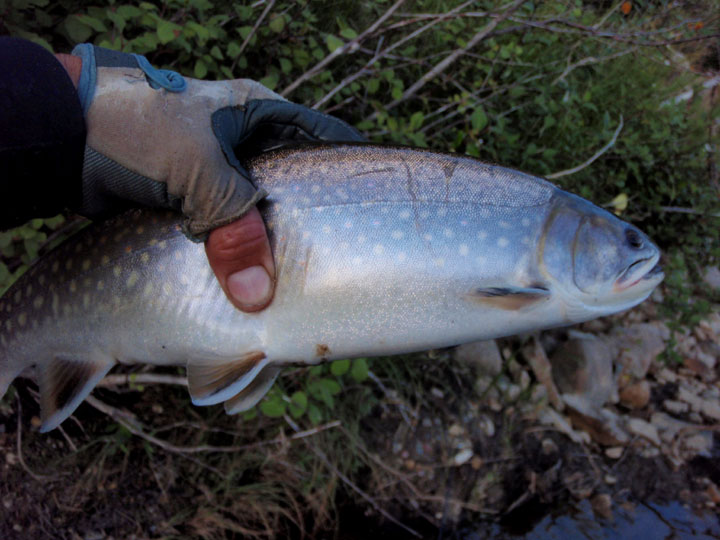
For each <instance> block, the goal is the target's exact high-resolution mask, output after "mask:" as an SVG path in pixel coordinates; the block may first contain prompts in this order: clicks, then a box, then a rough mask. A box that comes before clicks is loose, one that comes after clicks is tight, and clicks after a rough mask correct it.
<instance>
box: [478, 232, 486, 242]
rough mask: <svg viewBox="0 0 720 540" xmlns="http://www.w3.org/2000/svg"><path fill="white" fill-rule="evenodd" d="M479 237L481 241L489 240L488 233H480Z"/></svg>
mask: <svg viewBox="0 0 720 540" xmlns="http://www.w3.org/2000/svg"><path fill="white" fill-rule="evenodd" d="M477 237H478V238H479V239H480V240H485V239H486V238H487V233H486V232H485V231H478V233H477Z"/></svg>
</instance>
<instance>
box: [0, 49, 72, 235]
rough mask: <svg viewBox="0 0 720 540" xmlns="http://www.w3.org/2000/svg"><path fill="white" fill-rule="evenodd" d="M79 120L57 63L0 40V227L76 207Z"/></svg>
mask: <svg viewBox="0 0 720 540" xmlns="http://www.w3.org/2000/svg"><path fill="white" fill-rule="evenodd" d="M84 147H85V121H84V119H83V113H82V109H81V106H80V101H79V99H78V96H77V92H76V90H75V87H74V86H73V84H72V81H71V80H70V77H69V76H68V74H67V72H66V71H65V69H64V68H63V67H62V65H61V64H60V62H58V61H57V59H56V58H55V57H54V56H53V55H52V54H51V53H49V52H48V51H46V50H45V49H43V48H42V47H41V46H39V45H36V44H34V43H32V42H29V41H26V40H23V39H17V38H8V37H0V229H2V228H7V227H12V226H15V225H19V224H21V223H23V222H24V221H26V220H28V219H30V218H35V217H44V216H50V215H53V214H56V213H58V212H60V211H62V210H63V209H65V208H72V207H77V206H78V205H79V201H80V197H81V175H82V164H83V151H84Z"/></svg>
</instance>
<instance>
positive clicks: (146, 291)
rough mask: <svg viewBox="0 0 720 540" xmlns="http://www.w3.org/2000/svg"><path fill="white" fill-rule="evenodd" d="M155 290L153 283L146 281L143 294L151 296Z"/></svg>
mask: <svg viewBox="0 0 720 540" xmlns="http://www.w3.org/2000/svg"><path fill="white" fill-rule="evenodd" d="M152 291H153V286H152V283H146V284H145V288H144V289H143V295H145V296H150V295H151V294H152Z"/></svg>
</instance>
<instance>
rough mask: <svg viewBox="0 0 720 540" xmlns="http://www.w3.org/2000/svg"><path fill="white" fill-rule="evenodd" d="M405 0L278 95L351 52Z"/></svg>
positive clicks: (394, 5)
mask: <svg viewBox="0 0 720 540" xmlns="http://www.w3.org/2000/svg"><path fill="white" fill-rule="evenodd" d="M403 2H405V0H397V1H396V2H395V3H394V4H393V5H392V6H390V7H389V8H388V10H387V11H386V12H385V13H383V14H382V16H380V18H379V19H378V20H377V21H375V22H374V23H373V24H371V25H370V26H369V27H368V28H367V29H366V30H365V31H364V32H362V33H361V34H360V35H359V36H357V37H356V38H355V39H351V40H350V41H348V42H347V43H345V45H343V46H342V47H338V48H337V49H335V50H334V51H333V52H331V53H330V54H328V55H327V56H326V57H325V58H323V59H322V60H320V62H318V63H317V64H315V65H314V66H313V67H311V68H310V69H309V70H307V71H306V72H305V73H303V74H302V75H300V77H298V78H297V79H295V80H294V81H293V82H292V83H290V85H289V86H288V87H286V88H285V89H284V90H283V91H282V92H280V95H281V96H283V97H287V96H288V94H290V93H291V92H292V91H293V90H295V89H296V88H297V87H298V86H300V85H301V84H302V83H304V82H305V81H307V80H308V79H311V78H312V77H314V76H315V75H317V74H318V73H320V72H321V71H322V70H323V69H324V68H325V66H327V65H328V64H329V63H330V62H332V61H333V60H335V59H336V58H337V57H338V56H341V55H343V54H345V53H346V52H352V51H354V50H355V49H356V48H357V47H358V45H359V43H360V42H361V41H362V40H364V39H365V38H366V37H368V36H369V35H370V34H372V33H373V32H375V30H377V29H378V28H379V27H380V25H381V24H382V23H384V22H385V21H386V20H387V19H388V18H389V17H390V16H391V15H392V14H393V13H394V12H395V10H396V9H398V8H399V7H400V6H401V5H402V4H403Z"/></svg>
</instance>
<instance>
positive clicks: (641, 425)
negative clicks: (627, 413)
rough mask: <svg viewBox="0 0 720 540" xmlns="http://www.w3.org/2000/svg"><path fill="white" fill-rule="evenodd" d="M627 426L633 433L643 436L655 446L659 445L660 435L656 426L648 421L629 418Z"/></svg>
mask: <svg viewBox="0 0 720 540" xmlns="http://www.w3.org/2000/svg"><path fill="white" fill-rule="evenodd" d="M627 428H628V430H629V431H630V433H632V434H633V435H638V436H640V437H644V438H645V439H647V440H648V441H650V442H651V443H653V444H654V445H655V446H660V444H661V442H660V437H659V435H658V431H657V428H656V427H655V426H654V425H652V424H651V423H649V422H646V421H645V420H643V419H641V418H629V419H628V421H627Z"/></svg>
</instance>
